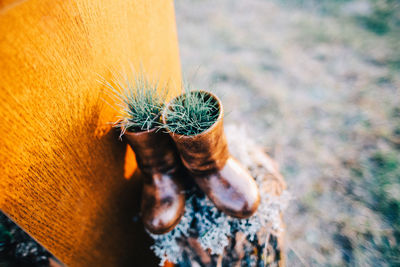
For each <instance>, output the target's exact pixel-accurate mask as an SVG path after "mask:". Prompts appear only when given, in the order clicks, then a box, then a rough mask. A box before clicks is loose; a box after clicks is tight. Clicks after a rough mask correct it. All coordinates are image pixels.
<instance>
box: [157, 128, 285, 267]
mask: <svg viewBox="0 0 400 267" xmlns="http://www.w3.org/2000/svg"><path fill="white" fill-rule="evenodd" d="M226 133H227V138H228V143H229V148H230V151H231V153H232V154H233V155H234V156H235V157H236V158H237V159H238V160H239V161H240V162H242V164H244V165H245V166H246V167H247V168H248V169H249V171H250V172H251V173H252V175H253V176H254V177H255V178H256V181H257V184H258V185H259V187H260V193H261V199H262V200H261V203H260V207H259V209H258V211H257V213H256V214H255V215H253V216H252V217H251V218H249V219H246V220H238V219H234V218H231V217H228V216H226V215H224V214H222V213H221V212H219V211H218V210H216V208H215V207H214V206H213V205H212V203H211V202H210V201H209V200H208V199H207V198H206V197H205V196H204V194H203V193H202V192H200V191H199V189H198V188H196V187H195V186H193V187H194V189H192V190H190V191H189V192H188V200H187V202H186V211H185V215H184V216H183V218H182V221H181V222H180V224H178V226H177V227H176V228H175V229H174V230H173V231H172V232H170V233H168V234H166V235H161V236H157V235H152V237H153V238H154V240H155V244H154V245H153V247H152V249H153V250H154V252H155V253H156V255H157V256H159V257H160V258H161V265H162V264H164V261H170V262H172V263H175V264H176V265H177V266H182V267H183V266H185V267H186V266H284V262H285V259H284V254H283V234H284V227H283V224H282V216H281V215H282V211H283V210H284V208H285V207H286V205H287V202H288V198H289V197H288V193H287V191H285V189H286V184H285V182H284V179H283V177H282V175H281V174H280V172H279V170H278V166H277V164H276V162H275V161H274V160H273V159H271V158H270V157H269V156H268V155H267V154H265V153H264V152H263V151H262V149H260V147H259V146H257V144H255V143H254V142H253V141H252V140H251V139H249V138H248V137H247V136H246V134H245V132H244V129H243V128H239V127H237V126H228V127H226Z"/></svg>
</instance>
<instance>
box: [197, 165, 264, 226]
mask: <svg viewBox="0 0 400 267" xmlns="http://www.w3.org/2000/svg"><path fill="white" fill-rule="evenodd" d="M195 181H196V183H197V184H198V185H199V187H200V188H201V189H202V190H203V191H204V193H206V195H207V196H208V197H209V198H210V200H211V201H212V202H213V203H214V204H215V206H216V207H217V208H218V209H219V210H221V211H223V212H224V213H225V214H227V215H230V216H232V217H236V218H240V219H244V218H248V217H250V216H251V215H253V214H254V213H255V212H256V211H257V208H258V205H259V204H260V193H259V190H258V186H257V184H256V182H255V180H254V179H253V177H251V175H250V174H249V173H248V171H247V170H246V169H245V168H243V167H242V165H240V164H239V163H238V162H237V161H236V160H234V159H233V158H230V159H229V160H228V161H227V163H226V165H225V166H224V168H223V169H222V170H220V171H219V172H216V173H214V174H211V175H208V176H205V177H195Z"/></svg>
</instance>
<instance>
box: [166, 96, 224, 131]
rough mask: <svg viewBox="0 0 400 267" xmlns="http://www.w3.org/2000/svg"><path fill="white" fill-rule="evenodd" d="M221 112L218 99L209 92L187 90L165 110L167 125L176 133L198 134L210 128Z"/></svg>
mask: <svg viewBox="0 0 400 267" xmlns="http://www.w3.org/2000/svg"><path fill="white" fill-rule="evenodd" d="M219 114H220V110H219V105H218V101H216V99H214V98H213V97H212V96H210V95H209V94H208V93H207V92H205V91H190V90H186V92H185V93H184V94H182V95H181V96H178V97H177V98H175V99H174V100H172V102H171V103H170V104H169V106H168V108H167V110H166V111H165V114H164V115H165V120H166V125H165V127H167V128H168V130H169V131H171V132H172V133H175V134H181V135H186V136H189V135H197V134H200V133H202V132H204V131H206V130H207V129H208V128H210V127H211V126H212V125H213V124H214V123H215V122H216V121H217V120H218V116H219Z"/></svg>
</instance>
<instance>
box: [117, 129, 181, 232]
mask: <svg viewBox="0 0 400 267" xmlns="http://www.w3.org/2000/svg"><path fill="white" fill-rule="evenodd" d="M124 136H125V137H126V139H127V140H128V142H129V144H130V145H131V147H132V149H133V151H134V152H135V155H136V160H137V163H138V167H139V169H140V170H141V171H142V172H143V174H144V175H143V176H144V181H143V193H142V203H141V214H142V220H143V224H144V226H145V227H146V228H147V229H148V230H149V231H150V232H151V233H154V234H164V233H167V232H169V231H171V230H172V229H173V228H174V227H175V226H176V225H177V224H178V222H179V221H180V219H181V217H182V215H183V213H184V210H185V195H184V190H183V187H182V184H181V182H180V181H179V178H178V177H179V176H180V174H181V172H180V170H179V169H180V165H181V163H180V160H179V156H178V154H177V152H176V148H175V145H174V143H173V141H172V139H171V138H170V137H169V136H168V134H165V133H163V132H161V131H157V129H152V130H150V131H143V132H128V131H127V132H125V134H124Z"/></svg>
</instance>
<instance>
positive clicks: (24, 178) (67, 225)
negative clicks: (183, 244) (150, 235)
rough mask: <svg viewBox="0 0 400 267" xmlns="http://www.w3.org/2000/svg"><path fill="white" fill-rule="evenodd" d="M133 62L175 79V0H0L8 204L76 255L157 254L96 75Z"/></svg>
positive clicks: (3, 202)
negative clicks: (138, 217)
mask: <svg viewBox="0 0 400 267" xmlns="http://www.w3.org/2000/svg"><path fill="white" fill-rule="evenodd" d="M129 64H133V65H134V66H135V67H139V66H140V67H141V68H143V69H144V70H145V71H146V72H147V73H148V75H149V76H150V79H156V80H159V81H160V82H169V85H171V86H173V88H179V85H180V82H181V74H180V64H179V55H178V44H177V34H176V27H175V18H174V9H173V2H172V1H169V0H140V1H139V0H137V1H126V0H113V1H107V0H96V1H91V0H42V1H39V0H26V1H10V0H8V1H2V0H0V97H1V99H0V103H1V104H0V118H1V124H0V127H1V130H0V133H1V134H0V144H1V148H0V164H1V165H0V166H1V168H0V178H1V179H0V208H1V210H2V211H3V212H5V213H6V214H8V215H9V216H10V217H11V218H12V219H13V220H15V221H16V222H17V223H18V224H19V225H20V226H21V227H23V228H24V229H25V230H26V231H28V233H30V234H31V235H32V236H33V237H34V238H35V239H36V240H38V241H39V242H40V243H41V244H42V245H44V246H45V247H46V248H47V249H49V250H50V252H52V253H53V254H54V255H55V256H56V257H58V258H59V259H60V260H61V261H62V262H64V263H66V264H67V265H69V266H123V265H133V266H150V265H149V264H152V263H153V261H152V259H151V256H152V254H151V253H150V252H149V251H148V248H147V247H148V246H147V245H146V242H147V241H146V238H145V235H144V233H143V230H142V227H141V225H140V224H139V223H136V224H134V223H133V222H132V217H131V215H132V214H133V213H134V212H135V209H136V208H137V195H138V193H139V192H140V190H139V189H140V181H139V180H140V179H139V178H138V177H137V176H133V178H132V179H126V178H125V177H124V169H125V176H126V175H127V173H128V172H129V171H133V169H134V168H135V165H134V164H135V160H134V157H133V156H132V155H133V153H132V152H130V154H129V155H128V156H127V159H126V160H127V161H126V162H127V165H125V157H126V155H125V154H126V153H125V150H126V145H125V144H124V143H122V142H120V141H118V138H117V135H116V134H115V132H114V131H112V129H111V126H110V125H109V124H107V123H108V122H111V121H114V120H115V113H116V112H115V111H114V110H113V109H112V108H111V107H110V106H108V105H107V104H106V103H105V102H104V100H103V99H104V98H105V97H106V96H105V94H104V90H105V87H104V86H103V85H102V84H101V83H100V82H98V80H99V79H100V77H103V78H105V79H111V72H112V71H118V70H120V69H121V68H126V67H128V65H129ZM175 90H176V89H175ZM135 262H136V263H137V264H136V265H135V264H134V263H135Z"/></svg>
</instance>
